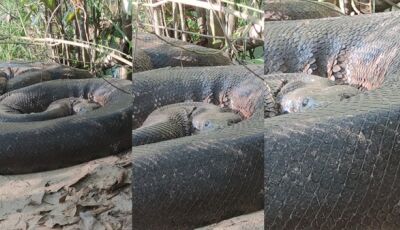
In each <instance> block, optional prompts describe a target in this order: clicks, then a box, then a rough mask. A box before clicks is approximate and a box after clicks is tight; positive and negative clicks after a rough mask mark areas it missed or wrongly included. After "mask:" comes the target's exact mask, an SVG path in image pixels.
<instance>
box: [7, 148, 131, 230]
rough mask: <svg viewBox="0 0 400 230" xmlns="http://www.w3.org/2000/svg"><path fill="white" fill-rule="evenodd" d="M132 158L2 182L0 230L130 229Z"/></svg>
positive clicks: (108, 159) (125, 156)
mask: <svg viewBox="0 0 400 230" xmlns="http://www.w3.org/2000/svg"><path fill="white" fill-rule="evenodd" d="M130 162H131V159H130V152H126V153H123V154H120V155H118V156H110V157H106V158H102V159H98V160H94V161H90V162H88V163H84V164H81V165H77V166H73V167H69V168H64V169H59V170H54V171H49V172H43V173H34V174H25V175H16V176H0V229H66V230H72V229H85V230H91V229H96V230H97V229H100V230H102V229H107V230H108V229H132V212H131V205H132V202H131V201H132V199H131V195H132V194H131V189H130V186H129V185H130V181H131V170H130V165H131V163H130Z"/></svg>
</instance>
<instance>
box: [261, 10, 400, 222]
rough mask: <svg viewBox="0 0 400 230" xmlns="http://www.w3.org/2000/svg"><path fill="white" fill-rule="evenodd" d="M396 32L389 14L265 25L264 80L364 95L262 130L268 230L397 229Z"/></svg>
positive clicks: (397, 19) (399, 60)
mask: <svg viewBox="0 0 400 230" xmlns="http://www.w3.org/2000/svg"><path fill="white" fill-rule="evenodd" d="M399 23H400V14H399V13H395V12H394V13H381V14H374V15H363V16H357V17H340V18H331V19H320V20H301V21H287V22H273V23H271V22H267V23H266V25H265V28H266V31H265V36H266V41H265V51H266V52H265V73H266V74H268V73H272V72H275V71H281V72H292V73H295V72H306V73H312V74H317V75H319V76H324V77H330V78H334V79H335V80H337V81H340V82H347V83H350V84H351V85H354V86H357V87H359V88H361V89H369V90H370V91H367V92H363V93H360V94H358V95H356V96H354V97H351V98H350V99H349V100H345V101H342V102H340V103H337V104H333V105H332V106H328V107H326V108H321V109H316V110H313V111H312V112H304V113H293V114H288V115H282V116H278V117H274V118H271V119H265V120H264V143H265V146H264V147H265V148H264V159H265V164H264V174H265V184H264V189H265V227H266V229H307V228H309V229H368V228H369V229H398V228H399V227H400V212H399V211H398V210H399V205H398V201H399V200H400V181H399V180H400V176H399V165H400V150H399V147H400V146H399V144H398V142H399V141H398V140H399V135H398V126H399V120H400V119H399V114H400V94H399V90H398V89H399V88H400V81H399V80H400V71H399V70H400V39H399V34H400V27H399ZM335 65H338V66H339V67H340V68H337V67H335ZM334 67H335V69H336V72H335V71H333V68H334ZM337 70H339V71H337ZM338 73H340V75H339V74H338Z"/></svg>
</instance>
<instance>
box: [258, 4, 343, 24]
mask: <svg viewBox="0 0 400 230" xmlns="http://www.w3.org/2000/svg"><path fill="white" fill-rule="evenodd" d="M263 7H264V17H265V20H266V21H280V20H298V19H313V18H324V17H338V16H343V14H342V13H341V12H340V9H339V8H337V7H336V6H335V5H333V4H331V3H327V2H317V1H312V0H264V5H263Z"/></svg>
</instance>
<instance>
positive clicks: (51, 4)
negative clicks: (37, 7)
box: [40, 0, 57, 10]
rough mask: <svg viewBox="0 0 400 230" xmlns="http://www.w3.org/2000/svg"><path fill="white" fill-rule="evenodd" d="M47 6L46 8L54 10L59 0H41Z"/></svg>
mask: <svg viewBox="0 0 400 230" xmlns="http://www.w3.org/2000/svg"><path fill="white" fill-rule="evenodd" d="M40 1H41V2H43V4H44V5H45V6H46V8H48V9H50V10H54V9H55V8H56V5H57V2H56V0H40Z"/></svg>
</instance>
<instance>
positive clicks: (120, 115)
mask: <svg viewBox="0 0 400 230" xmlns="http://www.w3.org/2000/svg"><path fill="white" fill-rule="evenodd" d="M0 70H1V71H2V72H1V73H2V74H1V76H2V77H3V79H6V81H3V83H4V85H5V86H6V87H5V88H4V89H6V91H7V92H6V93H5V94H3V95H1V96H0V174H21V173H31V172H38V171H47V170H52V169H57V168H61V167H66V166H71V165H74V164H78V163H82V162H86V161H89V160H92V159H96V158H100V157H104V156H107V155H111V154H117V153H119V152H121V151H123V150H126V149H129V148H130V147H131V122H132V119H131V114H132V97H131V95H130V94H129V93H124V92H122V91H121V90H119V89H117V88H120V89H122V90H123V89H125V90H128V91H129V90H130V86H131V82H130V81H126V80H117V79H115V80H111V82H107V81H105V80H103V79H97V78H91V77H92V75H90V74H89V73H88V72H86V71H83V70H78V69H74V68H70V67H66V66H62V65H57V64H44V63H31V64H28V63H2V64H1V65H0ZM66 78H68V79H66ZM77 78H88V79H77ZM35 83H37V84H35ZM110 83H111V84H110ZM67 98H76V100H81V99H90V100H93V101H94V102H96V104H98V105H100V106H101V107H100V108H98V109H95V110H93V111H88V112H85V113H83V114H78V115H73V116H65V117H60V113H61V114H62V113H65V109H64V108H59V109H56V110H53V111H48V110H46V108H47V107H48V106H49V105H52V103H53V102H55V103H57V102H58V101H60V100H64V99H67ZM50 107H51V106H50ZM76 109H78V110H79V109H85V108H84V106H83V107H81V108H78V107H77V108H76ZM90 110H91V109H90Z"/></svg>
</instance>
